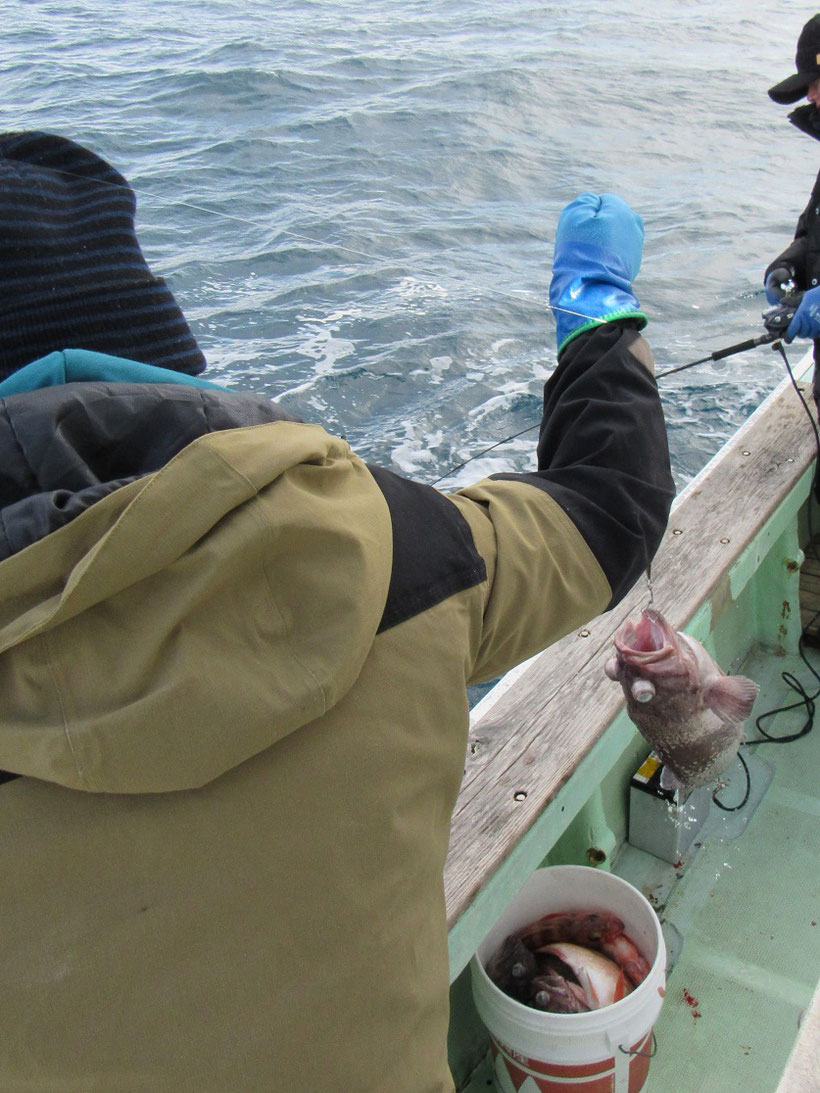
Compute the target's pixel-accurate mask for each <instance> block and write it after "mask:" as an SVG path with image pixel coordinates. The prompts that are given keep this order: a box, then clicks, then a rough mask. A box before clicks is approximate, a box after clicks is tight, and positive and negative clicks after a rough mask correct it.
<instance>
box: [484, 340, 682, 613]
mask: <svg viewBox="0 0 820 1093" xmlns="http://www.w3.org/2000/svg"><path fill="white" fill-rule="evenodd" d="M494 477H495V478H499V479H504V478H514V477H518V478H520V479H521V480H522V481H525V482H527V483H529V484H530V485H532V486H533V487H535V488H537V489H541V490H544V491H545V492H546V493H548V494H549V495H550V496H551V497H552V498H553V500H555V501H556V502H557V503H558V504H559V505H560V506H561V508H562V509H563V510H564V512H565V513H566V514H567V516H568V517H569V518H570V520H571V521H572V523H573V524H574V525H575V527H576V528H577V529H578V531H579V532H580V533H581V535H582V536H583V538H584V539H585V540H586V543H587V545H588V546H589V547H590V549H591V550H592V552H593V554H594V555H595V558H596V559H597V561H598V564H599V565H600V566H601V568H602V570H603V571H604V573H605V575H606V577H607V580H608V581H609V585H610V588H611V590H612V599H611V601H610V604H609V606H610V607H612V606H614V605H615V604H616V603H617V602H618V601H619V600H620V599H622V598H623V596H624V595H625V594H626V593H627V592H628V591H629V589H630V588H631V587H632V585H633V584H634V583H635V581H636V580H637V579H638V577H639V576H640V575H641V573H642V572H643V571H645V570H646V568H647V567H648V565H649V563H650V562H651V560H652V557H653V556H654V554H655V551H656V550H657V549H658V546H659V545H660V541H661V538H662V536H663V533H664V530H665V528H666V524H667V520H668V518H669V510H670V507H671V504H672V499H673V497H674V493H675V490H674V483H673V480H672V475H671V471H670V466H669V449H668V444H667V438H666V426H665V422H664V417H663V411H662V409H661V403H660V398H659V396H658V389H657V384H656V383H655V380H654V377H653V376H652V374H651V354H650V352H649V347H648V345H647V344H646V342H645V341H644V340H643V339H642V338H641V336H640V335H639V334H638V332H637V329H636V324H630V323H608V324H605V325H603V326H601V327H599V328H598V329H596V330H593V331H590V332H589V333H586V334H582V335H580V336H579V337H577V338H575V339H574V340H573V341H572V342H570V344H569V345H568V346H567V348H566V349H565V351H564V353H563V354H562V355H561V359H560V361H559V364H558V367H557V369H556V370H555V372H554V373H553V375H552V376H551V377H550V379H549V380H548V381H547V384H546V386H545V389H544V413H543V419H542V423H541V434H540V438H539V441H538V470H537V471H535V472H532V473H530V474H525V475H520V476H512V475H497V476H494Z"/></svg>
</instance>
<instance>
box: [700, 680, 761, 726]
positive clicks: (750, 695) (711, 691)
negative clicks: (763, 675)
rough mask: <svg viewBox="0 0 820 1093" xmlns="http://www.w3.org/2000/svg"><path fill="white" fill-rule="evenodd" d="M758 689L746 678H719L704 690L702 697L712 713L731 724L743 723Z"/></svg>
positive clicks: (750, 710)
mask: <svg viewBox="0 0 820 1093" xmlns="http://www.w3.org/2000/svg"><path fill="white" fill-rule="evenodd" d="M758 689H759V688H758V686H757V684H756V683H755V682H754V680H751V679H747V678H746V676H719V677H718V678H717V679H716V680H715V681H714V682H713V683H710V684H709V686H708V687H707V688H706V689H705V690H704V693H703V697H704V699H705V701H706V704H707V705H708V707H709V709H710V710H711V711H712V713H714V714H716V715H717V717H719V718H720V720H721V721H726V722H727V723H729V724H732V723H734V722H737V721H745V720H746V718H747V717H748V716H749V714H750V713H751V712H752V706H753V705H754V701H755V699H756V698H757V692H758Z"/></svg>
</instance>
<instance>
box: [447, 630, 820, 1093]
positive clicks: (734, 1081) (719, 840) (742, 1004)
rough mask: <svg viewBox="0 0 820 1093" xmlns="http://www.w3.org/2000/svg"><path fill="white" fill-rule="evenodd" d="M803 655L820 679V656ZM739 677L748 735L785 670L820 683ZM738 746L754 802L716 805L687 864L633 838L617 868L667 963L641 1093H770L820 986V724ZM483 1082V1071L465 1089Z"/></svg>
mask: <svg viewBox="0 0 820 1093" xmlns="http://www.w3.org/2000/svg"><path fill="white" fill-rule="evenodd" d="M806 654H807V657H808V658H809V660H810V661H811V662H812V663H813V664H814V666H815V668H816V670H818V671H820V649H811V648H809V649H807V650H806ZM742 671H743V673H744V674H746V675H749V676H751V677H752V678H754V679H755V680H756V681H757V682H758V683H760V685H761V693H760V695H759V696H758V700H757V704H756V707H755V710H754V712H753V715H752V718H750V720H749V731H748V736H749V737H750V738H752V737H754V736H756V735H757V733H756V731H755V730H754V728H753V726H754V719H755V718H756V717H757V716H758V715H759V714H761V713H763V712H764V711H767V710H770V709H773V708H776V707H779V706H781V705H787V704H789V703H791V702H793V701H794V700H795V695H794V692H793V691H790V690H789V689H788V687H787V686H786V684H785V683H784V682H783V680H782V678H781V675H782V673H783V672H784V671H788V672H791V673H792V674H793V675H795V676H796V677H797V678H798V679H799V680H800V681H801V682H802V683H803V685H804V687H805V688H806V690H807V691H808V692H809V694H814V693H815V692H817V691H818V689H820V683H818V681H817V680H816V679H815V678H814V676H813V675H812V674H811V671H810V670H809V668H808V667H807V666H806V665H805V664H804V663H803V661H802V660H801V659H800V658H799V657H797V656H787V657H778V656H773V655H771V654H768V653H756V654H754V655H753V656H752V657H751V658H750V659H749V660H748V661H747V662H746V663H745V664H744V665H743V668H742ZM804 720H805V712H804V711H803V710H802V709H801V710H796V711H792V712H791V713H783V714H779V715H778V716H777V717H775V718H774V719H771V720H767V721H766V722H765V723H764V727H765V728H766V731H767V732H769V733H770V734H772V735H785V734H787V733H791V732H795V731H797V730H799V729H800V728H801V727H802V724H803V722H804ZM818 721H820V712H819V713H818ZM744 751H745V752H746V754H748V755H750V756H752V758H751V759H750V768H751V774H752V794H751V796H750V801H749V804H748V805H747V806H746V807H745V808H744V809H742V810H741V811H740V812H737V813H723V812H721V811H720V810H719V809H717V808H716V807H715V806H712V810H711V813H710V816H709V819H708V820H707V822H706V825H705V826H704V829H703V833H702V835H701V836H699V837H698V839H697V840H696V845H695V846H693V847H692V848H691V849H690V850H689V851H688V852H687V853H686V854H685V855H684V858H683V864H682V866H681V867H679V868H677V869H676V868H675V867H674V866H670V865H667V864H666V863H665V862H662V861H660V860H659V859H657V858H655V857H653V856H652V855H649V854H646V853H644V852H643V851H641V850H636V849H634V848H633V847H631V846H629V845H628V844H627V845H625V847H624V848H623V850H622V852H621V853H620V855H619V856H618V858H617V859H616V861H615V864H614V870H613V871H614V872H615V873H618V874H619V875H620V876H623V877H625V878H626V879H627V880H629V881H630V882H631V883H632V884H634V885H635V886H636V887H637V888H639V889H640V890H641V891H643V893H644V895H646V896H647V898H648V899H649V900H650V902H651V903H653V905H654V906H655V907H656V909H657V911H658V914H659V916H660V918H661V921H662V923H663V926H664V934H665V937H666V944H667V950H668V955H669V965H671V967H670V969H669V973H668V978H667V994H666V1000H665V1002H664V1006H663V1009H662V1011H661V1016H660V1019H659V1021H658V1023H657V1025H656V1028H655V1031H656V1037H657V1053H656V1056H655V1058H654V1059H653V1061H652V1064H651V1067H650V1072H649V1080H648V1081H647V1083H646V1085H645V1086H644V1091H645V1093H671V1091H672V1090H675V1091H677V1090H680V1091H681V1093H740V1091H743V1093H775V1091H776V1090H777V1087H778V1083H779V1081H780V1077H781V1074H782V1072H783V1070H784V1067H785V1065H786V1063H787V1060H788V1058H789V1055H790V1053H791V1051H792V1047H793V1045H794V1042H795V1039H796V1037H797V1035H798V1031H799V1023H800V1020H801V1018H802V1016H803V1015H804V1013H805V1010H806V1008H807V1006H808V1005H809V1002H810V1000H811V998H812V995H813V993H814V990H815V988H816V985H817V982H818V979H819V978H820V784H818V783H819V782H820V779H818V772H820V724H818V725H817V726H816V727H815V728H814V729H813V730H812V731H811V732H809V733H808V734H807V735H806V736H805V737H803V738H802V739H800V740H796V741H793V742H791V743H788V744H770V743H766V744H762V745H760V746H758V747H755V748H753V749H749V750H748V751H747V750H746V749H744ZM769 779H771V780H770V781H769ZM767 782H768V785H767ZM744 788H745V780H744V776H743V775H742V772H741V771H740V770H739V769H738V770H737V771H736V772H735V774H734V777H733V781H732V783H730V784H729V785H728V786H727V787H726V788H725V789H724V790H723V791H722V792H721V800H723V801H724V803H725V804H727V805H732V804H735V803H737V802H739V801H740V799H741V798H742V796H743V790H744ZM761 792H762V798H760V796H759V795H760V793H761ZM695 1000H696V1001H695ZM814 1080H815V1082H816V1084H815V1085H813V1086H811V1085H808V1086H806V1087H805V1088H804V1089H803V1090H802V1093H816V1091H817V1090H820V1074H815V1076H814ZM490 1088H492V1085H491V1079H490V1071H489V1068H488V1067H487V1066H484V1067H482V1068H481V1070H480V1071H478V1072H477V1073H476V1074H475V1075H474V1077H473V1080H472V1081H471V1083H470V1084H469V1086H468V1087H467V1089H468V1091H469V1093H479V1091H480V1090H481V1091H484V1093H486V1090H488V1089H490Z"/></svg>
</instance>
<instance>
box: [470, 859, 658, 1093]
mask: <svg viewBox="0 0 820 1093" xmlns="http://www.w3.org/2000/svg"><path fill="white" fill-rule="evenodd" d="M554 911H610V912H611V913H612V914H615V915H617V916H618V918H620V919H621V920H622V921H623V923H624V932H625V933H626V934H627V935H628V936H629V937H630V938H631V939H632V941H634V942H635V945H636V946H637V947H638V949H640V951H641V952H642V953H643V955H644V956H645V957H646V959H647V961H648V962H649V964H650V971H649V975H647V977H646V979H644V981H643V983H641V984H640V985H639V986H637V987H635V989H634V990H633V991H632V992H631V993H630V994H628V995H627V996H626V997H625V998H622V999H621V1000H620V1001H619V1002H613V1003H612V1004H611V1005H609V1006H603V1007H602V1008H601V1009H597V1010H591V1011H590V1012H589V1013H544V1012H542V1011H541V1010H536V1009H533V1008H532V1007H530V1006H525V1005H524V1004H523V1003H521V1002H516V1001H515V999H514V998H510V997H509V995H507V994H505V993H504V991H502V990H501V989H500V988H499V987H497V986H496V985H495V983H493V981H492V980H491V979H490V977H489V976H488V975H487V973H486V971H485V970H484V965H485V964H486V963H487V961H488V960H489V958H490V957H491V956H492V955H493V953H494V952H495V951H496V949H498V947H499V946H500V945H501V943H502V942H503V941H504V939H505V938H506V937H507V935H508V934H511V933H512V932H513V931H514V930H517V929H519V928H520V927H521V926H526V925H527V924H528V923H530V922H533V921H535V919H537V918H540V917H541V915H547V914H550V913H552V912H554ZM471 970H472V982H473V997H474V998H475V1004H476V1008H477V1009H478V1012H479V1015H480V1016H481V1019H482V1021H483V1022H484V1024H485V1025H486V1026H487V1030H488V1031H489V1033H490V1043H491V1047H492V1051H493V1055H494V1061H495V1084H496V1089H497V1090H499V1091H500V1093H638V1090H640V1089H642V1088H643V1085H644V1082H645V1081H646V1076H647V1073H648V1071H649V1061H650V1056H651V1054H652V1043H653V1037H652V1028H653V1026H654V1024H655V1021H656V1020H657V1017H658V1014H659V1013H660V1009H661V1005H662V1004H663V997H664V994H665V987H666V946H665V945H664V942H663V935H662V933H661V927H660V922H659V921H658V916H657V915H656V914H655V912H654V910H653V909H652V907H651V905H650V904H649V902H648V901H647V900H646V899H645V898H644V897H643V896H642V895H641V893H640V892H639V891H638V890H637V888H633V886H632V885H631V884H628V883H627V882H626V881H624V880H621V878H620V877H616V876H613V875H612V874H611V873H602V872H600V871H599V870H597V869H590V868H589V867H588V866H585V865H555V866H551V867H549V868H546V869H539V870H537V871H536V872H535V873H533V875H532V876H531V877H530V879H529V880H528V881H527V883H526V884H525V885H524V887H523V888H522V890H521V892H520V893H519V895H518V897H517V899H515V900H514V902H513V903H512V904H511V905H510V906H509V907H508V908H507V910H506V911H505V912H504V914H503V915H502V916H501V918H500V919H499V920H498V922H497V923H496V924H495V926H494V927H493V929H492V930H491V931H490V933H489V934H488V935H487V937H486V938H485V939H484V941H483V942H482V944H481V945H480V946H479V949H478V951H477V953H476V955H475V956H474V957H473V960H472V965H471Z"/></svg>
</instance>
